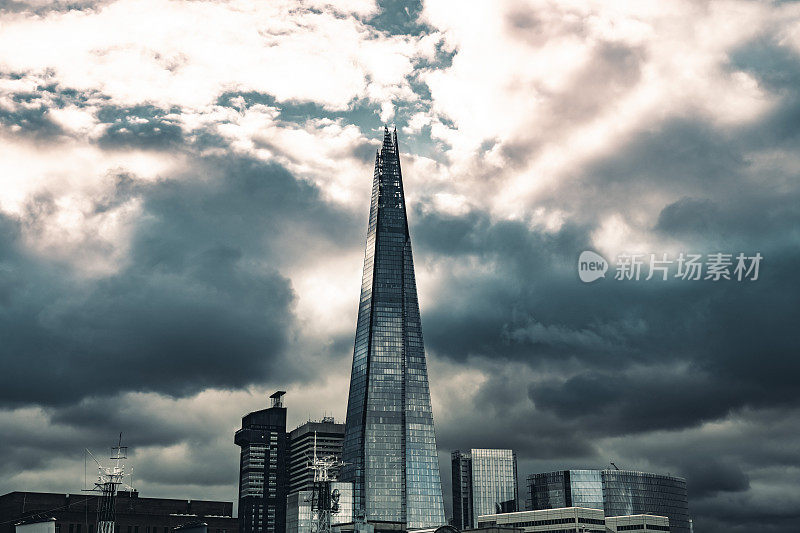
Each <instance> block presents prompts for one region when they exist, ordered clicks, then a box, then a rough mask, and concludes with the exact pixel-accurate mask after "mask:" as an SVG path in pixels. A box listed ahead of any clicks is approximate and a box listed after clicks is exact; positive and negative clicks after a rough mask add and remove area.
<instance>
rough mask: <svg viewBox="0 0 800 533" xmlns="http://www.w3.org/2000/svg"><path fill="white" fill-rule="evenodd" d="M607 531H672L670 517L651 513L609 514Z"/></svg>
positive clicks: (613, 532)
mask: <svg viewBox="0 0 800 533" xmlns="http://www.w3.org/2000/svg"><path fill="white" fill-rule="evenodd" d="M606 531H609V532H610V533H617V531H636V532H637V533H640V532H642V533H647V532H648V531H658V532H659V533H662V532H664V531H670V529H669V518H667V517H666V516H656V515H651V514H637V515H631V516H609V517H608V518H606Z"/></svg>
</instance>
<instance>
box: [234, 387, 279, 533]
mask: <svg viewBox="0 0 800 533" xmlns="http://www.w3.org/2000/svg"><path fill="white" fill-rule="evenodd" d="M284 394H285V392H284V391H278V392H276V393H274V394H273V395H272V396H270V398H271V400H272V405H271V407H269V408H268V409H262V410H260V411H254V412H252V413H250V414H248V415H246V416H244V417H243V418H242V429H240V430H238V431H237V432H236V436H235V437H234V442H235V443H236V445H237V446H241V448H242V453H241V459H240V461H239V531H240V533H284V532H285V531H286V493H287V489H288V485H289V481H288V475H287V470H286V455H287V453H286V452H287V449H286V448H287V435H286V408H285V407H284V406H283V395H284Z"/></svg>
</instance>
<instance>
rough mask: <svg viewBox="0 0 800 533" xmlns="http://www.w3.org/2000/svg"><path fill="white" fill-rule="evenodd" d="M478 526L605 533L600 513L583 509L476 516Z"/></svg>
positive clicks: (541, 532)
mask: <svg viewBox="0 0 800 533" xmlns="http://www.w3.org/2000/svg"><path fill="white" fill-rule="evenodd" d="M478 527H479V528H487V527H515V528H519V529H522V531H523V532H524V533H550V532H555V531H558V532H564V533H567V532H575V533H583V532H585V533H590V532H597V533H605V532H606V523H605V517H604V516H603V510H602V509H588V508H584V507H565V508H561V509H546V510H543V511H518V512H516V513H501V514H491V515H481V516H479V517H478Z"/></svg>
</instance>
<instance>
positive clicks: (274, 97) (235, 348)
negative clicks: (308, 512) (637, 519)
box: [0, 0, 800, 533]
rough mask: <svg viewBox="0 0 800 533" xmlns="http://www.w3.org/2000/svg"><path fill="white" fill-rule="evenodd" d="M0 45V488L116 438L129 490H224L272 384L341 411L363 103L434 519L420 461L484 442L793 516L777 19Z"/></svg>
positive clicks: (188, 19)
mask: <svg viewBox="0 0 800 533" xmlns="http://www.w3.org/2000/svg"><path fill="white" fill-rule="evenodd" d="M0 51H2V53H0V180H2V181H0V357H2V371H0V436H1V437H0V493H5V492H8V491H12V490H34V491H72V492H76V491H79V490H80V489H81V488H83V480H84V477H83V476H84V472H83V469H84V455H83V450H84V448H87V447H88V448H90V449H92V450H93V451H94V452H95V453H96V454H97V453H101V454H102V452H104V451H105V449H106V448H107V447H108V446H110V445H111V444H112V443H113V441H114V440H115V439H116V436H117V434H118V433H119V432H120V431H122V432H124V435H125V437H124V438H125V441H126V442H127V444H129V445H130V446H131V460H130V463H131V464H133V465H134V467H135V477H134V481H135V485H136V487H137V488H138V489H139V490H140V492H141V494H142V496H155V497H159V496H160V497H176V498H194V499H200V498H206V499H222V500H228V501H231V500H235V499H236V495H237V489H236V483H237V475H238V472H237V467H238V453H239V450H238V448H237V447H236V446H234V444H233V432H234V431H235V429H236V427H237V426H238V425H239V424H240V419H241V416H242V415H244V414H246V413H247V412H249V411H252V410H255V409H259V408H261V407H263V406H265V405H266V402H267V395H268V394H269V393H271V392H273V391H274V390H276V389H279V388H280V389H284V390H287V391H288V394H287V396H286V404H287V406H288V408H289V420H290V424H291V425H292V427H294V425H296V424H299V423H301V422H303V421H305V420H307V419H309V418H319V417H321V416H323V415H334V416H336V417H337V418H339V419H343V417H344V412H345V408H346V395H347V386H348V380H349V372H350V363H351V358H352V346H353V338H354V332H355V323H356V311H357V304H358V297H359V288H360V277H361V267H362V261H363V246H364V239H365V236H366V226H367V217H368V210H369V195H370V188H371V181H372V165H373V160H374V153H375V149H376V148H377V147H378V146H379V142H380V139H381V129H382V125H383V124H384V123H388V124H396V125H397V129H398V137H399V140H400V149H401V152H402V153H401V160H402V165H403V176H404V179H405V189H406V197H407V202H408V205H409V224H410V230H411V235H412V242H413V244H414V253H415V263H416V268H417V279H418V285H419V288H420V305H421V310H422V320H423V329H424V333H425V341H426V348H427V353H428V359H429V371H430V383H431V390H432V395H433V404H434V416H435V420H436V433H437V443H438V446H439V450H440V458H441V466H442V468H441V472H442V477H443V482H444V485H445V499H446V501H447V502H448V512H449V507H450V504H449V494H450V487H449V483H450V474H449V451H450V450H453V449H457V448H469V447H511V448H513V449H515V450H516V452H517V456H518V458H519V463H520V468H519V470H520V475H521V477H524V476H525V475H527V474H528V473H532V472H539V471H548V470H555V469H565V468H580V467H588V468H602V467H605V466H607V465H608V464H609V461H612V460H613V461H614V462H615V463H616V464H617V465H618V466H620V467H621V468H627V469H641V470H647V471H653V472H659V473H668V472H669V473H672V474H676V475H681V476H685V477H686V478H687V480H688V484H689V497H690V512H691V514H692V516H693V518H694V521H695V530H696V531H698V532H699V533H715V532H723V531H724V532H737V533H738V532H741V533H743V532H752V531H760V532H767V533H778V532H793V531H797V523H798V521H800V489H799V488H798V487H800V444H799V443H800V386H799V385H798V379H799V378H800V360H798V354H800V350H799V349H798V340H799V339H798V320H800V282H798V277H797V276H798V272H799V270H798V269H800V181H799V180H798V175H800V61H798V59H800V5H798V4H796V3H794V2H789V1H784V2H777V1H776V2H766V1H763V2H757V1H727V2H722V1H720V2H717V1H697V0H687V1H680V0H670V1H668V2H665V1H663V0H638V1H636V2H629V1H609V0H604V1H600V0H597V1H579V0H567V1H561V2H552V1H546V0H541V1H537V0H531V1H528V2H525V1H498V2H474V3H473V2H459V3H457V4H454V3H453V2H447V1H444V0H432V1H427V2H424V3H422V4H417V3H414V2H410V3H403V2H398V1H385V2H379V3H378V4H376V3H373V2H371V1H368V0H364V1H361V0H351V1H347V2H345V1H338V0H337V1H335V2H333V1H331V2H325V1H322V0H316V1H308V2H303V3H298V4H295V3H284V2H277V1H270V2H266V1H258V2H256V1H243V0H242V1H237V0H231V1H223V0H219V1H211V0H209V1H200V0H197V1H185V2H179V1H167V0H118V1H113V0H98V1H91V0H58V1H47V0H29V1H9V0H0ZM583 250H594V251H596V252H598V253H600V254H602V255H603V256H604V257H606V258H607V259H608V260H609V261H611V262H612V263H613V262H614V258H616V257H617V256H618V254H620V253H629V254H630V253H644V254H650V253H656V254H659V255H660V254H662V253H667V254H669V255H670V257H674V256H676V255H677V254H678V253H680V252H694V253H700V254H710V253H714V252H725V253H732V254H738V253H739V252H742V253H745V254H748V255H751V254H754V253H755V252H759V253H760V254H761V255H762V256H763V257H764V259H763V261H762V263H761V265H760V272H759V278H758V279H757V280H756V281H748V280H745V281H742V282H738V281H736V280H731V281H725V280H723V281H721V282H713V281H710V280H708V281H706V280H698V281H690V280H680V279H675V278H672V279H670V280H668V281H663V280H660V279H659V278H658V277H656V278H654V279H651V280H644V279H642V280H639V281H635V280H627V281H622V280H615V279H613V276H612V275H611V274H613V268H614V267H613V265H612V267H611V269H612V271H611V272H609V275H607V277H606V279H601V280H598V281H596V282H594V283H592V284H584V283H582V282H581V281H580V280H579V278H578V274H577V258H578V255H579V254H580V253H581V252H582V251H583ZM92 473H93V472H92V471H90V472H89V474H90V480H91V475H92ZM523 494H524V491H522V490H521V495H523Z"/></svg>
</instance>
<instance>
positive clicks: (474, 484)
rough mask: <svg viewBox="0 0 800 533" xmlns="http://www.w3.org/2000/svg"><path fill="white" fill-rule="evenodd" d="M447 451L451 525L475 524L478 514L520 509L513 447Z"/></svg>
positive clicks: (470, 525) (460, 527)
mask: <svg viewBox="0 0 800 533" xmlns="http://www.w3.org/2000/svg"><path fill="white" fill-rule="evenodd" d="M450 455H451V465H452V474H453V475H452V480H453V525H454V526H456V527H457V528H458V529H460V530H461V529H467V528H474V527H475V525H476V524H477V522H478V516H480V515H484V514H493V513H509V512H514V511H518V510H519V509H518V508H517V501H518V496H519V494H518V489H517V456H516V454H515V453H514V452H513V450H492V449H471V450H467V451H460V450H456V451H454V452H452V453H451V454H450Z"/></svg>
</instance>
